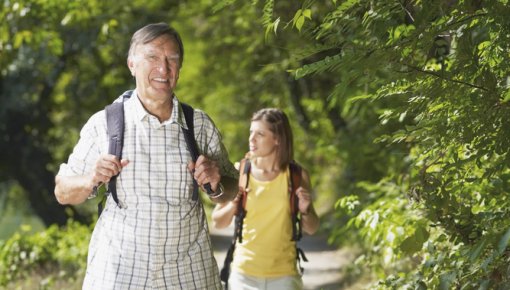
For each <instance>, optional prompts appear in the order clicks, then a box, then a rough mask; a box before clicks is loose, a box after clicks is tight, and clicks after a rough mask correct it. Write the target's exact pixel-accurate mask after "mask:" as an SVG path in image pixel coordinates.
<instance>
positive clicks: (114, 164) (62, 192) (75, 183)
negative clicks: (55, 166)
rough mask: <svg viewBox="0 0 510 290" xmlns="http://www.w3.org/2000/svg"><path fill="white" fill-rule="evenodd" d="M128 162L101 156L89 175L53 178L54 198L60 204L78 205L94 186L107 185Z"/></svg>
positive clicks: (111, 156) (112, 156)
mask: <svg viewBox="0 0 510 290" xmlns="http://www.w3.org/2000/svg"><path fill="white" fill-rule="evenodd" d="M128 163H129V161H128V160H125V159H122V161H118V159H117V157H115V155H111V154H105V155H101V156H100V157H99V159H98V160H97V161H96V164H95V166H94V168H93V170H92V172H91V173H89V174H84V175H76V176H62V175H57V176H56V177H55V197H56V198H57V201H58V202H59V203H60V204H80V203H83V202H84V201H85V200H87V198H88V197H89V196H90V194H91V193H92V191H93V190H94V186H99V185H100V184H101V183H107V182H109V181H110V179H111V178H112V177H113V176H115V175H117V174H119V172H120V171H121V170H122V168H123V167H124V166H126V165H127V164H128Z"/></svg>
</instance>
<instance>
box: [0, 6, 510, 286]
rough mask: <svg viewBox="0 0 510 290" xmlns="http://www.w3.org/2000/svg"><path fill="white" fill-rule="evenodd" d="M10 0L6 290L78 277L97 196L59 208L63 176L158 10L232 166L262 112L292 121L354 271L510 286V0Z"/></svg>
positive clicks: (2, 62)
mask: <svg viewBox="0 0 510 290" xmlns="http://www.w3.org/2000/svg"><path fill="white" fill-rule="evenodd" d="M0 7H1V8H0V9H1V10H0V19H2V22H1V23H0V69H1V73H0V97H1V98H0V138H1V140H2V141H1V142H0V160H2V161H1V163H0V190H1V195H0V210H1V211H2V214H1V215H0V229H1V230H0V239H3V240H2V242H0V245H1V250H0V269H1V270H0V285H3V286H5V285H10V286H12V285H17V284H16V283H22V282H23V279H24V277H27V275H30V273H38V275H39V276H40V278H41V279H39V280H40V281H39V280H38V282H37V283H39V284H38V285H39V287H43V288H44V287H54V286H55V285H57V287H58V283H61V282H58V281H62V280H66V281H69V283H71V284H72V283H76V284H77V285H79V279H80V277H81V276H80V275H83V273H81V272H80V271H82V270H80V269H83V265H84V263H85V257H86V246H87V241H88V235H90V229H91V227H92V225H93V223H94V220H95V216H94V211H95V204H94V202H90V203H88V204H85V205H82V206H76V207H69V206H68V207H63V206H60V205H58V204H57V203H56V201H55V198H54V197H53V193H52V191H53V187H54V182H53V178H54V175H55V173H56V172H57V171H58V166H59V164H60V163H62V162H64V161H65V160H66V158H67V156H68V154H69V153H70V151H71V150H72V146H73V145H74V143H75V142H76V140H77V137H78V134H79V130H80V128H81V126H82V125H83V124H84V122H85V121H86V120H87V118H88V117H89V116H90V115H91V113H92V112H95V111H97V110H99V109H101V108H103V107H104V105H106V104H108V103H109V102H111V101H112V100H113V99H115V98H116V96H117V95H119V94H120V93H121V92H123V91H124V90H126V89H128V88H132V87H133V85H134V84H133V81H132V79H131V78H130V75H129V71H128V70H127V69H126V53H127V48H128V44H129V38H130V36H131V34H132V33H133V32H134V31H135V30H136V29H138V28H139V27H141V26H143V25H145V24H147V23H149V22H159V21H165V22H168V23H170V24H171V25H173V26H175V27H176V28H177V29H178V30H179V31H180V32H181V34H182V36H183V38H184V43H185V51H186V56H185V60H184V67H183V70H182V75H181V78H180V82H179V87H178V90H177V94H178V96H179V97H180V98H181V99H182V100H185V101H186V102H188V103H190V104H192V105H193V106H195V107H198V108H203V109H204V110H206V111H207V112H208V113H209V114H210V115H211V117H212V118H213V119H214V120H215V122H216V124H217V126H218V127H219V128H220V130H221V132H222V133H223V136H224V141H225V144H226V146H227V148H228V149H229V153H230V158H231V160H232V161H236V160H238V159H240V158H241V157H242V156H243V155H244V152H245V151H246V148H247V131H248V126H249V119H250V116H251V114H252V113H253V112H254V111H255V110H257V109H259V108H262V107H268V106H271V107H279V108H282V109H284V110H285V111H286V112H287V113H288V114H289V116H290V117H291V120H292V126H293V129H294V132H295V135H296V136H295V144H296V159H297V160H298V161H299V162H300V163H302V164H303V165H304V166H305V167H307V168H308V169H309V171H310V172H311V174H312V182H313V184H314V188H315V195H316V204H317V206H318V209H319V212H320V214H321V218H322V228H321V231H323V232H324V233H326V234H327V235H328V236H329V241H330V242H331V243H332V244H334V245H337V246H338V247H342V246H352V245H355V246H356V247H357V248H359V253H360V254H359V257H358V258H357V260H356V262H355V263H354V264H353V266H352V271H351V275H353V279H357V278H360V277H369V278H370V281H371V282H370V284H369V285H367V288H371V289H376V288H377V289H397V288H398V289H401V288H402V289H411V288H412V289H428V288H430V289H452V288H456V289H508V288H509V287H510V283H509V281H508V280H509V278H508V277H510V273H509V272H510V268H509V267H508V262H509V256H508V241H509V239H510V218H509V206H508V205H509V199H508V192H509V181H508V180H509V176H510V171H509V164H510V162H509V158H510V157H509V154H508V151H509V148H510V146H509V145H510V144H509V143H510V126H509V124H508V123H509V121H508V116H509V110H510V109H509V101H510V91H509V75H508V71H509V64H510V62H509V58H510V55H509V53H508V52H509V45H510V41H509V40H510V39H509V38H510V20H509V18H508V15H509V12H510V11H509V10H510V9H509V6H508V1H505V0H497V1H479V0H469V1H468V0H465V1H462V0H441V1H440V0H431V1H419V0H414V1H413V0H400V1H394V0H388V1H361V0H358V1H356V0H347V1H340V0H337V1H333V0H329V1H301V2H299V1H277V0H273V1H271V0H266V1H262V0H260V1H257V0H251V1H236V0H223V1H209V0H197V1H158V0H156V1H139V0H135V1H123V0H118V1H115V2H113V1H98V0H92V1H90V0H87V1H84V0H76V1H61V0H22V1H4V2H3V4H2V5H1V6H0ZM21 224H26V225H25V226H22V227H19V225H21ZM15 232H17V233H15ZM63 277H66V278H65V279H64V278H63ZM73 281H74V282H73ZM78 287H79V286H78Z"/></svg>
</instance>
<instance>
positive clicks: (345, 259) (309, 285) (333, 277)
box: [211, 227, 353, 290]
mask: <svg viewBox="0 0 510 290" xmlns="http://www.w3.org/2000/svg"><path fill="white" fill-rule="evenodd" d="M232 232H233V227H229V228H226V229H223V230H216V229H214V228H212V227H211V237H212V244H213V248H214V255H215V257H216V260H217V262H218V267H219V268H220V269H221V267H222V266H223V260H224V259H225V254H226V251H227V248H228V246H229V245H230V241H231V238H232ZM299 245H300V247H301V248H302V249H303V251H304V252H305V254H306V257H307V258H308V262H304V263H302V267H304V269H305V273H304V275H303V284H304V288H305V290H315V289H317V290H318V289H323V290H339V289H342V284H344V283H342V282H343V278H344V277H343V274H342V271H341V270H342V267H344V266H345V265H347V264H349V263H351V262H352V260H353V254H352V253H350V252H348V251H345V250H337V249H335V248H334V247H332V246H330V245H328V244H327V241H326V237H325V236H321V235H317V236H315V235H314V236H304V237H303V239H302V240H301V241H300V242H299Z"/></svg>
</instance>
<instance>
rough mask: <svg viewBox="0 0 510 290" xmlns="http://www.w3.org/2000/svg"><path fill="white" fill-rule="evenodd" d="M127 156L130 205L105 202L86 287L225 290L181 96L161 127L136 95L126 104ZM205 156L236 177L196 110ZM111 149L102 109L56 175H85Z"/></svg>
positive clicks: (123, 178) (122, 188)
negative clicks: (197, 191) (196, 187)
mask: <svg viewBox="0 0 510 290" xmlns="http://www.w3.org/2000/svg"><path fill="white" fill-rule="evenodd" d="M124 111H125V130H124V146H123V153H122V156H123V158H125V159H128V160H129V164H128V165H127V166H126V167H124V169H123V170H122V172H121V174H120V175H119V177H118V178H117V194H118V197H119V200H120V201H121V202H122V203H123V204H124V205H125V208H119V207H118V206H117V205H116V203H115V202H114V201H113V199H112V198H111V196H110V197H108V200H107V203H106V206H105V209H104V210H103V212H102V214H101V216H100V218H99V220H98V221H97V224H96V226H95V228H94V232H93V234H92V238H91V241H90V245H89V253H88V265H87V273H86V276H85V280H84V284H83V289H94V290H96V289H100V290H107V289H123V290H124V289H221V284H220V280H219V274H218V268H217V264H216V261H215V259H214V256H213V252H212V249H211V242H210V238H209V230H208V226H207V220H206V216H205V213H204V209H203V206H202V204H201V202H199V201H198V202H197V201H193V200H192V198H191V197H192V191H193V179H192V175H191V173H190V172H189V170H188V169H187V166H188V162H189V161H190V160H191V155H190V153H189V152H188V150H187V147H186V142H185V140H184V135H183V133H182V131H181V126H184V127H186V122H185V121H184V114H183V112H182V110H181V107H180V105H179V101H178V100H177V98H176V97H174V100H173V111H172V117H171V118H170V119H169V120H168V121H165V122H163V123H160V122H159V120H158V119H157V118H156V117H154V116H152V115H150V114H149V113H148V112H147V111H146V110H145V109H144V108H143V106H142V104H141V102H140V100H139V99H138V97H137V95H136V91H135V92H134V93H133V96H132V97H131V98H130V99H129V100H126V101H125V104H124ZM194 124H195V125H194V127H195V129H194V130H195V138H196V140H197V144H198V147H199V151H200V153H201V154H204V155H206V156H208V157H209V158H211V159H214V160H216V161H218V164H219V166H220V172H221V175H222V176H231V177H237V175H238V173H237V171H236V170H235V168H234V167H233V165H232V163H230V161H229V160H228V155H227V152H226V150H225V148H224V146H223V144H222V142H221V136H220V133H219V132H218V130H217V128H216V127H215V125H214V123H213V122H212V120H211V119H210V118H209V117H208V116H207V115H206V114H205V113H204V112H203V111H200V110H195V113H194ZM107 152H108V140H107V135H106V118H105V112H104V111H100V112H98V113H96V114H95V115H93V116H92V117H91V118H90V119H89V121H88V122H87V123H86V124H85V126H84V127H83V129H82V131H81V133H80V140H79V141H78V143H77V144H76V146H75V148H74V151H73V153H72V154H71V155H70V156H69V160H68V163H67V164H65V163H64V164H62V165H61V167H60V171H59V173H58V174H59V175H64V176H73V175H83V174H85V173H87V172H90V171H91V170H92V167H93V165H94V164H95V162H96V160H97V159H98V157H99V155H100V154H104V153H107Z"/></svg>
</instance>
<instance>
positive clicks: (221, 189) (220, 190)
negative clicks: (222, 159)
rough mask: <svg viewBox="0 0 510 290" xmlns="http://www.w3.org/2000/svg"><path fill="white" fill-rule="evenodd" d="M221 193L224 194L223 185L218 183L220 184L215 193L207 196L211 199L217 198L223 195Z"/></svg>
mask: <svg viewBox="0 0 510 290" xmlns="http://www.w3.org/2000/svg"><path fill="white" fill-rule="evenodd" d="M223 192H224V189H223V184H221V183H220V184H218V188H216V191H215V192H214V193H213V194H211V195H209V196H210V197H211V198H218V197H220V196H222V195H223Z"/></svg>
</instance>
